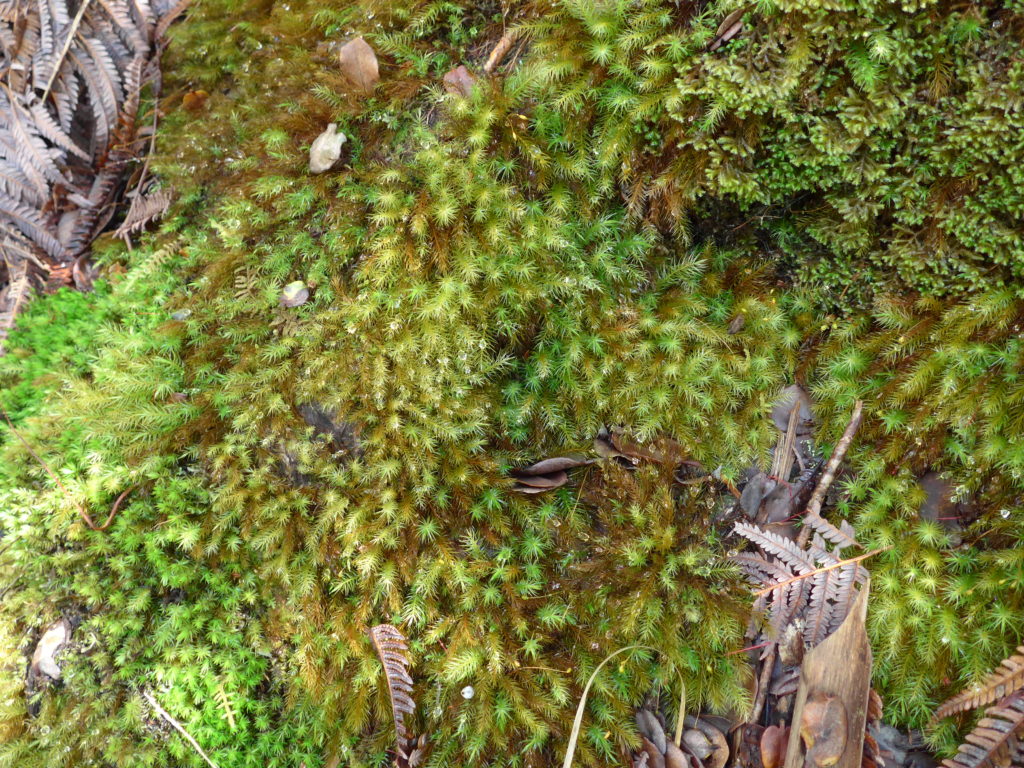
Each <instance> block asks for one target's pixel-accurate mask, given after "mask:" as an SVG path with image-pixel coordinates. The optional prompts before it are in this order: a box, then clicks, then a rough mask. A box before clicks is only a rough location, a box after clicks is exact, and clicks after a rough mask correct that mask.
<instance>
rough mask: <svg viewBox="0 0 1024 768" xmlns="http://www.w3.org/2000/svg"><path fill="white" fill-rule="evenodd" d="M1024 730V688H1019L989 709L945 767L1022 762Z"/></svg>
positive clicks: (992, 767)
mask: <svg viewBox="0 0 1024 768" xmlns="http://www.w3.org/2000/svg"><path fill="white" fill-rule="evenodd" d="M1022 730H1024V692H1019V691H1018V692H1017V693H1015V694H1013V695H1012V696H1009V697H1007V698H1005V699H1003V701H1001V702H1000V703H999V704H998V705H997V706H994V707H989V708H988V709H986V710H985V716H984V717H983V718H981V720H979V721H978V725H977V726H975V728H974V730H973V731H971V732H970V733H969V734H967V737H966V738H965V739H964V743H963V744H961V745H960V750H959V751H958V752H957V753H956V755H954V756H953V757H952V758H951V759H949V760H943V761H942V765H943V766H944V768H1005V766H1011V765H1012V766H1019V765H1021V764H1022V759H1024V745H1022V744H1021V743H1020V739H1019V738H1018V737H1019V735H1020V733H1021V731H1022Z"/></svg>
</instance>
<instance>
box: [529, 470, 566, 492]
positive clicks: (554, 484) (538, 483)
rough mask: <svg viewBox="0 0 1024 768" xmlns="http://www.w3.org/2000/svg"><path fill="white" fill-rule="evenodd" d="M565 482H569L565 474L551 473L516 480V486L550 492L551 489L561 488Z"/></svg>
mask: <svg viewBox="0 0 1024 768" xmlns="http://www.w3.org/2000/svg"><path fill="white" fill-rule="evenodd" d="M567 482H569V475H567V474H566V473H565V472H552V473H550V474H548V475H526V476H524V477H520V478H518V479H517V481H516V484H517V485H519V486H527V487H529V488H539V489H542V490H550V489H552V488H561V487H562V486H563V485H565V484H566V483H567Z"/></svg>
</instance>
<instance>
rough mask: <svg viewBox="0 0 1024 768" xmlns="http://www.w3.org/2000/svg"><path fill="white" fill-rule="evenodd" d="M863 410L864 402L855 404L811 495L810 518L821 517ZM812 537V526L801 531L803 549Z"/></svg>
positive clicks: (808, 508) (859, 401)
mask: <svg viewBox="0 0 1024 768" xmlns="http://www.w3.org/2000/svg"><path fill="white" fill-rule="evenodd" d="M863 410H864V401H863V400H858V401H857V402H855V403H854V404H853V414H852V415H851V416H850V423H849V424H847V425H846V431H845V432H843V436H842V437H841V438H839V442H838V443H836V447H835V449H834V450H833V451H832V456H831V457H830V458H829V460H828V464H826V465H825V471H824V472H822V473H821V479H820V480H819V481H818V486H817V487H816V488H815V489H814V493H813V494H811V500H810V501H809V502H807V516H808V517H821V505H822V504H823V503H824V501H825V494H827V493H828V489H829V487H830V486H831V485H832V481H833V480H835V477H836V471H837V470H838V469H839V464H840V463H841V462H842V461H843V457H844V456H846V451H847V450H849V448H850V443H852V442H853V436H854V435H855V434H856V433H857V429H858V428H859V427H860V420H861V414H862V412H863ZM810 536H811V529H810V526H807V525H805V526H804V528H803V530H801V531H800V539H799V540H798V543H799V545H800V546H801V548H802V547H804V546H806V545H807V540H808V539H809V538H810Z"/></svg>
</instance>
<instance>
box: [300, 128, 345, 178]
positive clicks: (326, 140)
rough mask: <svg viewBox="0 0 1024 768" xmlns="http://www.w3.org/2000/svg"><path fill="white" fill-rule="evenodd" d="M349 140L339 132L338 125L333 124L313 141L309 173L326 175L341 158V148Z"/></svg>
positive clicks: (310, 149) (310, 151)
mask: <svg viewBox="0 0 1024 768" xmlns="http://www.w3.org/2000/svg"><path fill="white" fill-rule="evenodd" d="M347 140H348V138H347V137H346V136H345V134H344V133H341V132H340V131H339V130H338V124H337V123H331V124H330V125H328V126H327V128H326V129H325V130H324V132H323V133H321V134H320V135H319V136H317V137H316V138H315V139H313V143H312V144H311V145H310V147H309V172H310V173H314V174H315V173H326V172H327V171H329V170H331V168H333V167H334V164H335V163H337V162H338V160H339V159H340V158H341V147H342V145H343V144H344V143H345V142H346V141H347Z"/></svg>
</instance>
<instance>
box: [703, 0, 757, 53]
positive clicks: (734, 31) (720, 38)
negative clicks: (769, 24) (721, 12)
mask: <svg viewBox="0 0 1024 768" xmlns="http://www.w3.org/2000/svg"><path fill="white" fill-rule="evenodd" d="M752 7H753V6H752V5H745V6H743V7H742V8H737V9H736V10H735V11H733V12H732V13H730V14H729V15H728V16H726V17H725V19H724V20H723V21H722V23H721V24H719V25H718V31H717V32H715V36H714V38H712V40H711V42H710V43H709V44H708V50H709V51H717V50H718V49H719V48H721V47H722V46H723V45H725V44H726V43H727V42H729V41H730V40H732V39H733V38H734V37H736V35H738V34H739V33H740V32H742V31H743V16H744V15H745V14H746V12H747V11H749V10H750V9H751V8H752Z"/></svg>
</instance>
